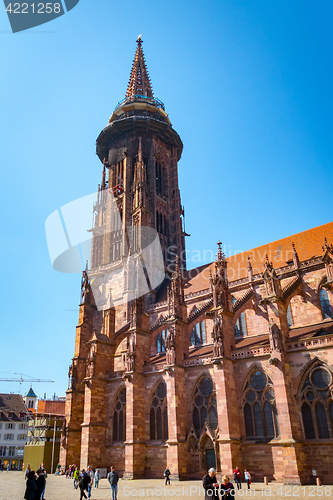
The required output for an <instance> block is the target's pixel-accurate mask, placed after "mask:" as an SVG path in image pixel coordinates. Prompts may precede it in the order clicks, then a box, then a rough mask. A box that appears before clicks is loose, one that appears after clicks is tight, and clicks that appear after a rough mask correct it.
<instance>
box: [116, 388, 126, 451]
mask: <svg viewBox="0 0 333 500" xmlns="http://www.w3.org/2000/svg"><path fill="white" fill-rule="evenodd" d="M125 440H126V389H125V388H124V389H122V390H121V391H120V392H119V394H118V397H117V401H116V404H115V409H114V413H113V441H116V442H119V443H123V442H124V441H125Z"/></svg>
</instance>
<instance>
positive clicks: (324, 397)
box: [300, 365, 333, 439]
mask: <svg viewBox="0 0 333 500" xmlns="http://www.w3.org/2000/svg"><path fill="white" fill-rule="evenodd" d="M332 390H333V384H332V373H331V372H330V371H329V370H328V369H327V368H325V367H322V366H318V365H316V366H315V367H313V368H312V369H311V370H310V371H309V373H308V376H307V378H306V380H305V382H304V384H303V387H302V390H301V395H300V398H301V413H302V420H303V429H304V436H305V439H330V438H333V400H332V396H331V391H332Z"/></svg>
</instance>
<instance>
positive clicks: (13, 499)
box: [0, 472, 333, 500]
mask: <svg viewBox="0 0 333 500" xmlns="http://www.w3.org/2000/svg"><path fill="white" fill-rule="evenodd" d="M245 486H246V485H245ZM251 487H252V489H251V490H250V491H248V490H247V489H242V490H241V491H239V492H237V491H236V495H235V499H236V500H241V499H243V498H256V499H267V500H268V499H271V500H281V499H284V498H285V499H288V498H290V499H297V498H299V499H314V498H322V499H325V498H327V499H332V498H333V486H326V485H324V486H321V487H316V486H287V485H282V484H280V483H271V484H269V485H268V486H264V484H263V483H253V484H252V485H251ZM24 492H25V481H24V475H23V473H22V472H0V500H23V497H24ZM172 497H173V498H177V497H178V498H181V499H182V498H185V499H186V498H189V499H191V500H199V499H201V500H204V492H203V489H202V483H201V481H171V485H170V486H166V487H164V480H163V478H161V479H142V480H135V481H128V480H122V479H121V480H120V481H119V491H118V500H125V499H126V498H128V499H129V500H136V499H142V498H148V499H161V500H164V499H165V498H172ZM79 498H80V492H79V490H74V488H73V482H72V480H70V479H66V478H65V476H61V477H59V476H50V475H49V476H48V478H47V486H46V491H45V499H46V500H79ZM91 498H92V500H111V491H110V487H109V484H108V482H107V480H106V479H102V480H101V481H100V485H99V488H98V489H93V491H92V497H91Z"/></svg>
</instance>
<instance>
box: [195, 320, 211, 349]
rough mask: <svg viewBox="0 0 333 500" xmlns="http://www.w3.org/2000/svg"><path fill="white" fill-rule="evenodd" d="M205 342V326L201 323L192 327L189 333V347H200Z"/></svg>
mask: <svg viewBox="0 0 333 500" xmlns="http://www.w3.org/2000/svg"><path fill="white" fill-rule="evenodd" d="M206 342H207V339H206V324H205V322H204V321H201V322H199V323H197V324H196V325H194V327H193V329H192V332H191V346H195V345H202V344H205V343H206Z"/></svg>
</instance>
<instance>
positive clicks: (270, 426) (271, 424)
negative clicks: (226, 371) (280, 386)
mask: <svg viewBox="0 0 333 500" xmlns="http://www.w3.org/2000/svg"><path fill="white" fill-rule="evenodd" d="M243 414H244V422H245V433H246V437H247V438H252V439H258V440H269V439H273V438H275V437H278V436H279V434H280V430H279V422H278V416H277V410H276V402H275V392H274V387H273V383H272V381H271V379H270V378H269V377H268V376H267V375H266V374H265V373H264V372H263V371H262V370H255V371H254V372H252V374H251V375H250V377H249V380H248V382H247V384H246V386H245V390H244V396H243Z"/></svg>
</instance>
